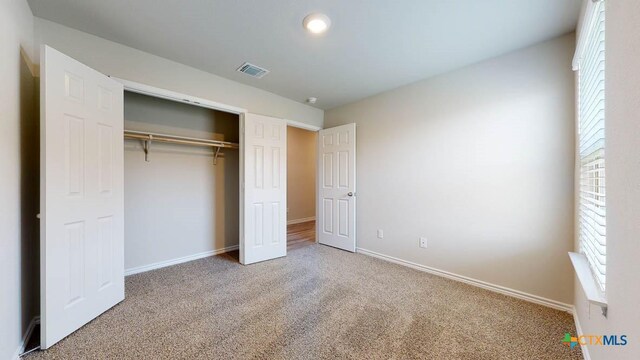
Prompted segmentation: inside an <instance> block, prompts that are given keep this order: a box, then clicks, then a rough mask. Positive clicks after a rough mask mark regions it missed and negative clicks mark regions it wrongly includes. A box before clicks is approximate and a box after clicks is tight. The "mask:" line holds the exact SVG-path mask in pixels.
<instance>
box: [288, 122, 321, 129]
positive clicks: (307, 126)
mask: <svg viewBox="0 0 640 360" xmlns="http://www.w3.org/2000/svg"><path fill="white" fill-rule="evenodd" d="M287 126H293V127H296V128H300V129H304V130H309V131H320V130H322V128H321V127H320V126H315V125H310V124H307V123H303V122H300V121H295V120H287Z"/></svg>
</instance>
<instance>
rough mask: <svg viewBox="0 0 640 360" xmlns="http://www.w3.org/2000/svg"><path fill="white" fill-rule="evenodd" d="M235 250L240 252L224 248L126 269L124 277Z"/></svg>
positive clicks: (235, 248) (234, 246) (235, 247)
mask: <svg viewBox="0 0 640 360" xmlns="http://www.w3.org/2000/svg"><path fill="white" fill-rule="evenodd" d="M234 250H238V245H233V246H227V247H225V248H222V249H216V250H210V251H205V252H201V253H197V254H193V255H187V256H183V257H179V258H175V259H171V260H165V261H159V262H157V263H153V264H149V265H142V266H138V267H134V268H130V269H125V270H124V276H129V275H133V274H139V273H142V272H147V271H151V270H156V269H161V268H163V267H167V266H172V265H178V264H182V263H185V262H189V261H193V260H198V259H202V258H206V257H209V256H214V255H220V254H224V253H226V252H229V251H234Z"/></svg>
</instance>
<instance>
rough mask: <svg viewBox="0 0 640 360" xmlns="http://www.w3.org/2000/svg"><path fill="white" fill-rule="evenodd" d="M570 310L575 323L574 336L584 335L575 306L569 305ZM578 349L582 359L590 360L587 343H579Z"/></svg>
mask: <svg viewBox="0 0 640 360" xmlns="http://www.w3.org/2000/svg"><path fill="white" fill-rule="evenodd" d="M571 308H572V309H571V312H572V314H573V322H574V323H575V324H576V333H577V334H576V336H580V335H584V332H582V326H580V318H579V317H578V312H577V310H576V307H575V306H572V307H571ZM580 349H582V357H583V358H584V360H591V355H589V349H587V345H582V344H580Z"/></svg>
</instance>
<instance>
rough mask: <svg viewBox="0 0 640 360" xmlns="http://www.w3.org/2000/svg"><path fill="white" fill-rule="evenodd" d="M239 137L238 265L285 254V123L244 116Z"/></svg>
mask: <svg viewBox="0 0 640 360" xmlns="http://www.w3.org/2000/svg"><path fill="white" fill-rule="evenodd" d="M241 122H242V123H241V130H240V131H241V134H240V151H241V152H242V154H241V156H240V161H241V164H240V169H241V174H240V182H241V184H240V186H241V195H240V197H241V198H240V212H241V214H240V219H241V220H240V221H241V224H240V262H241V263H242V264H245V265H247V264H251V263H255V262H259V261H264V260H269V259H274V258H278V257H281V256H285V255H286V254H287V122H286V121H285V120H283V119H277V118H272V117H268V116H263V115H256V114H248V113H245V114H244V115H243V116H242V118H241Z"/></svg>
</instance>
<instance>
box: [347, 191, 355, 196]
mask: <svg viewBox="0 0 640 360" xmlns="http://www.w3.org/2000/svg"><path fill="white" fill-rule="evenodd" d="M353 195H355V193H352V192H351V191H349V192H348V193H347V196H353Z"/></svg>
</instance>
